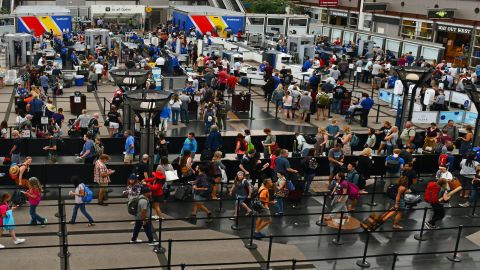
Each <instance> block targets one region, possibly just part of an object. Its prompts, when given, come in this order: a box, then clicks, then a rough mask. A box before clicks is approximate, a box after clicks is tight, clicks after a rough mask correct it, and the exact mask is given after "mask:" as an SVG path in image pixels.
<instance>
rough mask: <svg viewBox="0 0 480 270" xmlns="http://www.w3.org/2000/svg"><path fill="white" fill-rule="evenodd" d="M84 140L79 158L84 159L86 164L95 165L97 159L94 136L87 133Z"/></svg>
mask: <svg viewBox="0 0 480 270" xmlns="http://www.w3.org/2000/svg"><path fill="white" fill-rule="evenodd" d="M83 140H84V141H85V143H84V144H83V148H82V152H80V155H79V156H78V158H79V159H80V160H82V159H83V160H84V162H85V164H93V160H94V159H95V143H94V142H93V140H92V134H90V133H87V134H85V135H83Z"/></svg>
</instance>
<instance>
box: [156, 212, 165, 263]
mask: <svg viewBox="0 0 480 270" xmlns="http://www.w3.org/2000/svg"><path fill="white" fill-rule="evenodd" d="M162 229H163V219H162V218H161V217H160V218H159V219H158V246H156V247H155V248H154V249H153V252H155V253H158V254H164V253H165V248H164V247H162Z"/></svg>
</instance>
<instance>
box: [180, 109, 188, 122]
mask: <svg viewBox="0 0 480 270" xmlns="http://www.w3.org/2000/svg"><path fill="white" fill-rule="evenodd" d="M180 119H181V120H182V122H184V123H185V124H188V122H189V119H188V110H185V109H180Z"/></svg>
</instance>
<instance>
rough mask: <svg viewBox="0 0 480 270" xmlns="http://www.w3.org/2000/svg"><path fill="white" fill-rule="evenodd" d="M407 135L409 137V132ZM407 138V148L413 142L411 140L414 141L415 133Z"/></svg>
mask: <svg viewBox="0 0 480 270" xmlns="http://www.w3.org/2000/svg"><path fill="white" fill-rule="evenodd" d="M407 135H410V131H408V134H407ZM408 138H409V139H408V142H407V146H409V145H410V144H411V143H412V142H413V140H414V139H415V132H414V135H413V136H409V137H408Z"/></svg>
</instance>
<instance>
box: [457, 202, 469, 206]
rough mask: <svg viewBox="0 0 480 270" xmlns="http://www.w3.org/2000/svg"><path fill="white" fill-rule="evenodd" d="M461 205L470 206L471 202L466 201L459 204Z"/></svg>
mask: <svg viewBox="0 0 480 270" xmlns="http://www.w3.org/2000/svg"><path fill="white" fill-rule="evenodd" d="M459 205H460V206H461V207H470V203H469V202H466V203H461V204H459Z"/></svg>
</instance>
